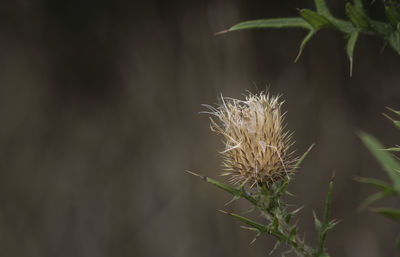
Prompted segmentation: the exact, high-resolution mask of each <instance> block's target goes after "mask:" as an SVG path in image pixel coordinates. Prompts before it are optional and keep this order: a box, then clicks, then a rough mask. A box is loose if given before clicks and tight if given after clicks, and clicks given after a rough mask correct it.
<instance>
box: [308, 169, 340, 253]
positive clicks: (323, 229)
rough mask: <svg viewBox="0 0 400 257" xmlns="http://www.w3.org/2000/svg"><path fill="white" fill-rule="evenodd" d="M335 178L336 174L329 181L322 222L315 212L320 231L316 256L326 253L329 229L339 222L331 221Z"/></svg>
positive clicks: (316, 223)
mask: <svg viewBox="0 0 400 257" xmlns="http://www.w3.org/2000/svg"><path fill="white" fill-rule="evenodd" d="M333 178H334V174H333V176H332V179H331V181H330V182H329V187H328V194H327V196H326V201H325V209H324V217H323V220H322V222H321V221H319V220H318V219H317V217H316V215H315V214H314V219H315V227H316V229H317V232H318V248H317V250H316V256H321V254H323V253H324V244H325V239H326V235H327V233H328V230H330V229H331V228H333V227H334V226H335V225H336V224H337V222H336V221H329V212H330V209H331V199H332V190H333Z"/></svg>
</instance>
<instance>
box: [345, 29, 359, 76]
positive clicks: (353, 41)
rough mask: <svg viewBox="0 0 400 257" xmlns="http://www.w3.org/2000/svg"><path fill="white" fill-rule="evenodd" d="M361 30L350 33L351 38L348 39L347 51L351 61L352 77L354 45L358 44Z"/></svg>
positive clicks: (351, 72) (351, 73)
mask: <svg viewBox="0 0 400 257" xmlns="http://www.w3.org/2000/svg"><path fill="white" fill-rule="evenodd" d="M358 35H359V31H358V30H356V31H354V32H352V33H351V34H350V37H349V39H348V40H347V46H346V52H347V56H348V57H349V61H350V77H351V76H352V75H353V55H354V46H355V45H356V42H357V39H358Z"/></svg>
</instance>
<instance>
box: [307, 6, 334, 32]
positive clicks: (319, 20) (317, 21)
mask: <svg viewBox="0 0 400 257" xmlns="http://www.w3.org/2000/svg"><path fill="white" fill-rule="evenodd" d="M300 15H301V17H303V19H304V20H306V21H307V22H308V23H310V25H311V26H312V27H313V28H314V29H315V30H318V29H320V28H322V27H325V26H332V25H331V23H330V22H329V20H327V19H326V18H325V17H324V16H322V15H321V14H319V13H316V12H314V11H311V10H309V9H301V10H300Z"/></svg>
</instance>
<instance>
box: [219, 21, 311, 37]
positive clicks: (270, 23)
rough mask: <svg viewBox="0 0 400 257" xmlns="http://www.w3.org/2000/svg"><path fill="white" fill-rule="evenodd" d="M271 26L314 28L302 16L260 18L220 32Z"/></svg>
mask: <svg viewBox="0 0 400 257" xmlns="http://www.w3.org/2000/svg"><path fill="white" fill-rule="evenodd" d="M269 28H275V29H280V28H301V29H308V30H309V29H312V26H311V25H310V24H309V23H307V22H306V21H305V20H303V19H302V18H274V19H260V20H251V21H245V22H241V23H238V24H236V25H234V26H232V27H231V28H230V29H228V30H224V31H221V32H219V33H218V34H222V33H226V32H230V31H236V30H244V29H269Z"/></svg>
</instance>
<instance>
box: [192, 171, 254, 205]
mask: <svg viewBox="0 0 400 257" xmlns="http://www.w3.org/2000/svg"><path fill="white" fill-rule="evenodd" d="M186 172H187V173H189V174H191V175H193V176H196V177H199V178H201V179H203V180H204V181H205V182H207V183H209V184H211V185H213V186H216V187H218V188H220V189H222V190H224V191H225V192H228V193H229V194H231V195H233V197H234V199H233V200H236V198H238V197H239V198H240V197H241V198H244V199H246V200H247V201H249V202H250V203H251V204H253V205H254V206H257V205H258V202H257V200H256V199H254V197H252V196H251V195H249V194H248V193H247V192H246V191H245V190H244V189H243V187H240V188H234V187H231V186H228V185H226V184H224V183H221V182H218V181H216V180H214V179H212V178H209V177H206V176H202V175H199V174H197V173H195V172H193V171H189V170H187V171H186Z"/></svg>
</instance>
